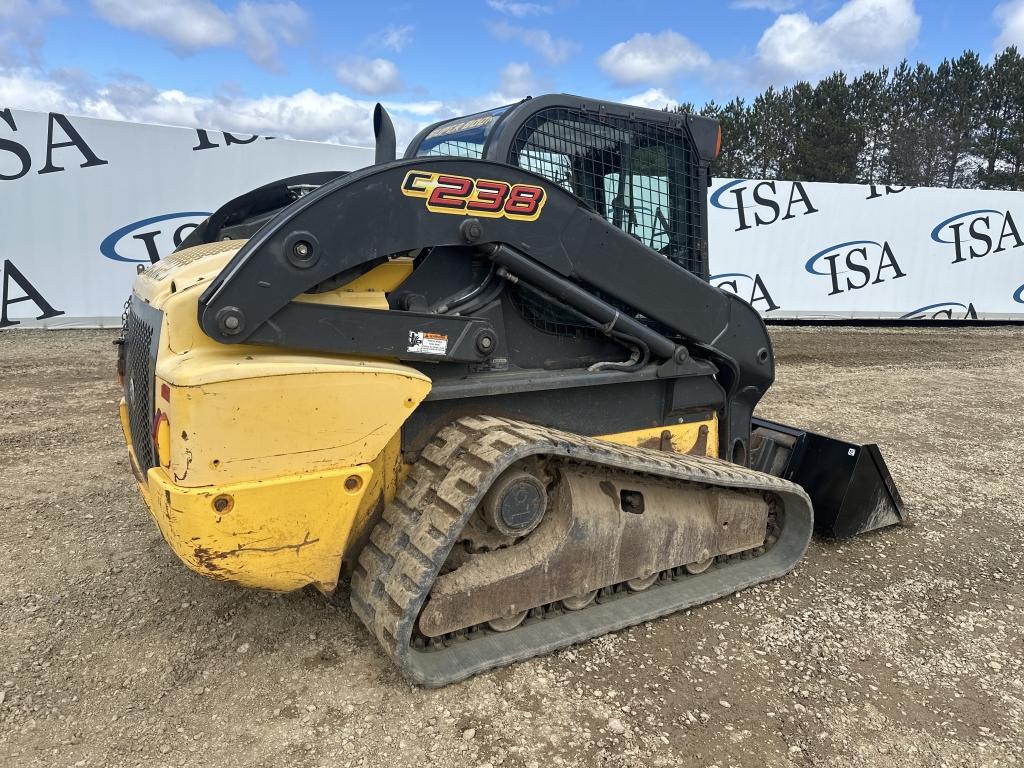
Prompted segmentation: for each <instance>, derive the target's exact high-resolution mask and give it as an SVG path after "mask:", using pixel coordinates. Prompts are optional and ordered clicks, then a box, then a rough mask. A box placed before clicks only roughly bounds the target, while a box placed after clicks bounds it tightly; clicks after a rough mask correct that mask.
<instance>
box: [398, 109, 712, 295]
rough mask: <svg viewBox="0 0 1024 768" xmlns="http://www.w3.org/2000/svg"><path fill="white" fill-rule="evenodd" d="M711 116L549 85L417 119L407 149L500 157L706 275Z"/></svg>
mask: <svg viewBox="0 0 1024 768" xmlns="http://www.w3.org/2000/svg"><path fill="white" fill-rule="evenodd" d="M719 141H720V135H719V131H718V124H717V123H716V122H715V121H714V120H710V119H707V118H703V117H697V116H692V115H684V114H681V113H678V112H662V111H659V110H653V109H643V108H640V107H631V106H628V105H624V104H614V103H611V102H604V101H595V100H590V99H581V98H579V97H577V96H568V95H565V94H552V95H547V96H540V97H537V98H527V99H524V100H523V101H521V102H519V103H517V104H511V105H507V106H504V107H499V108H497V109H492V110H488V111H485V112H478V113H476V114H472V115H466V116H463V117H456V118H453V119H450V120H444V121H441V122H438V123H434V124H433V125H430V126H427V127H426V128H424V129H423V130H422V131H421V132H420V133H419V134H418V135H417V136H416V137H415V138H414V139H413V140H412V142H411V143H410V144H409V148H408V149H407V150H406V152H405V157H406V158H412V157H423V156H435V155H446V156H451V157H469V158H479V159H485V160H493V161H496V162H501V163H508V164H509V165H515V166H518V167H520V168H524V169H526V170H529V171H532V172H534V173H537V174H539V175H541V176H544V177H545V178H547V179H548V180H549V181H551V182H553V183H555V184H558V185H559V186H561V187H563V188H564V189H566V190H568V191H569V192H571V193H573V194H574V195H576V196H577V197H578V198H580V199H581V200H582V201H583V202H585V203H586V204H587V205H588V206H590V207H591V208H593V209H594V210H595V211H597V212H598V213H600V214H601V215H602V216H604V217H605V218H606V219H607V220H608V221H609V222H610V223H611V224H613V225H614V226H616V227H618V228H619V229H622V230H624V231H625V232H627V233H629V234H630V235H632V236H633V237H635V238H636V239H637V240H640V241H641V242H642V243H644V244H645V245H647V246H648V247H650V248H652V249H653V250H656V251H658V252H659V253H661V254H663V255H665V256H667V257H668V258H669V259H670V260H671V261H673V262H675V263H676V264H678V265H679V266H681V267H684V268H685V269H688V270H689V271H690V272H693V273H694V274H697V275H699V276H701V277H703V278H707V276H708V264H707V231H706V229H705V227H704V221H705V220H706V193H707V183H708V167H709V164H710V162H711V160H712V159H714V156H715V155H716V154H717V151H718V146H719Z"/></svg>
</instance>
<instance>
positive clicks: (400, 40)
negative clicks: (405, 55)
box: [376, 24, 413, 52]
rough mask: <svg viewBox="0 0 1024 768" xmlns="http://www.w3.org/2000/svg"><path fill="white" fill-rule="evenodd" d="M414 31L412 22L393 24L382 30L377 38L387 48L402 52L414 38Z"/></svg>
mask: <svg viewBox="0 0 1024 768" xmlns="http://www.w3.org/2000/svg"><path fill="white" fill-rule="evenodd" d="M412 32H413V26H412V24H403V25H402V26H400V27H396V26H395V25H394V24H392V25H389V26H387V27H385V28H384V29H383V30H381V31H380V32H379V33H378V34H377V35H376V38H377V40H378V41H379V42H380V44H381V45H383V46H384V47H385V48H390V49H391V50H392V51H396V52H400V51H401V50H402V49H403V48H405V46H407V45H408V44H409V43H410V41H411V40H412Z"/></svg>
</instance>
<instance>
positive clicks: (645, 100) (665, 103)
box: [622, 88, 679, 109]
mask: <svg viewBox="0 0 1024 768" xmlns="http://www.w3.org/2000/svg"><path fill="white" fill-rule="evenodd" d="M622 101H623V102H624V103H626V104H632V105H633V106H635V107H647V108H648V109H664V108H665V107H668V108H669V109H672V108H673V107H675V106H677V105H678V104H679V102H678V101H677V100H676V99H673V98H672V97H671V96H669V95H668V94H667V93H665V91H663V90H662V89H661V88H648V89H647V90H646V91H644V92H643V93H637V94H634V95H633V96H627V97H626V98H625V99H623V100H622Z"/></svg>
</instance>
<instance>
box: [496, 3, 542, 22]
mask: <svg viewBox="0 0 1024 768" xmlns="http://www.w3.org/2000/svg"><path fill="white" fill-rule="evenodd" d="M487 4H488V5H489V6H491V8H493V9H494V10H495V11H497V12H498V13H507V14H508V15H509V16H515V17H517V18H522V17H523V16H541V15H543V14H547V13H551V11H552V10H553V9H552V8H551V6H550V5H542V4H541V3H516V2H509V0H487Z"/></svg>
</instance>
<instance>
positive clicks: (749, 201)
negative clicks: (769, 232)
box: [710, 179, 818, 232]
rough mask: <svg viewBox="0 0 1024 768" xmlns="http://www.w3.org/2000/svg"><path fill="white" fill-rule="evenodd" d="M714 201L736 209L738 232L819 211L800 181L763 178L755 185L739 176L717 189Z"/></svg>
mask: <svg viewBox="0 0 1024 768" xmlns="http://www.w3.org/2000/svg"><path fill="white" fill-rule="evenodd" d="M710 202H711V205H713V206H714V207H715V208H721V209H722V210H723V211H736V229H735V230H733V231H734V232H741V231H743V230H745V229H754V228H755V227H767V226H769V225H771V224H774V223H775V222H777V221H786V220H787V219H795V218H796V217H797V216H798V215H799V216H809V215H810V214H812V213H817V212H818V209H817V208H815V207H814V205H813V204H812V203H811V197H810V195H809V194H807V190H806V189H805V188H804V185H803V184H801V183H800V182H799V181H759V182H757V183H756V184H751V182H750V181H748V180H747V179H736V180H734V181H730V182H729V183H728V184H725V185H724V186H721V187H719V188H718V189H716V190H715V191H714V193H712V195H711V201H710Z"/></svg>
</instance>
